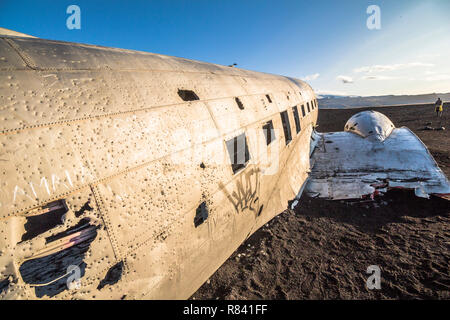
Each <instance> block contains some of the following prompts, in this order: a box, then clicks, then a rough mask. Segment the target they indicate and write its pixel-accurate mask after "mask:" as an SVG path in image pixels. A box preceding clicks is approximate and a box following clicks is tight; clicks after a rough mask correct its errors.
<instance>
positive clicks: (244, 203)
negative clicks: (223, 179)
mask: <svg viewBox="0 0 450 320" xmlns="http://www.w3.org/2000/svg"><path fill="white" fill-rule="evenodd" d="M259 173H260V170H259V169H255V168H251V169H249V170H248V171H243V172H241V173H240V174H239V178H238V179H237V180H236V181H235V182H234V188H233V191H232V192H231V194H230V193H229V192H228V191H227V189H226V187H225V186H224V185H223V184H221V188H222V190H223V191H224V192H225V194H226V196H227V198H228V200H230V202H231V203H232V204H233V206H234V209H235V210H236V213H241V212H244V211H247V210H248V211H251V212H254V213H255V214H257V213H258V212H259V208H258V200H259V197H258V194H259Z"/></svg>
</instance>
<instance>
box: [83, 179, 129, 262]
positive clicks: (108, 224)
mask: <svg viewBox="0 0 450 320" xmlns="http://www.w3.org/2000/svg"><path fill="white" fill-rule="evenodd" d="M90 187H91V190H92V193H93V194H94V198H95V201H96V202H97V206H98V209H99V211H100V214H101V216H102V218H103V222H104V223H105V226H106V230H107V232H108V236H109V239H110V242H111V246H112V247H113V250H114V255H115V256H116V261H117V262H118V261H120V260H121V259H122V255H121V253H120V248H119V245H118V242H117V238H116V235H115V234H114V229H113V227H112V224H111V221H110V219H109V216H108V210H107V209H106V207H105V204H104V202H103V199H102V196H101V194H100V192H99V190H98V188H97V186H96V185H91V186H90Z"/></svg>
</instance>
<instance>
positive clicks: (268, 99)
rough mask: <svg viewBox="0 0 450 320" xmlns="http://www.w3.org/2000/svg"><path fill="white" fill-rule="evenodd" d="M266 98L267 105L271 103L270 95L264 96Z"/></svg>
mask: <svg viewBox="0 0 450 320" xmlns="http://www.w3.org/2000/svg"><path fill="white" fill-rule="evenodd" d="M266 98H267V101H269V103H272V99H270V95H268V94H266Z"/></svg>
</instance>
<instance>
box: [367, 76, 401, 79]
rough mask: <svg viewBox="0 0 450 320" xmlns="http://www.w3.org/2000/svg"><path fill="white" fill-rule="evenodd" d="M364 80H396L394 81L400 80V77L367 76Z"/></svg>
mask: <svg viewBox="0 0 450 320" xmlns="http://www.w3.org/2000/svg"><path fill="white" fill-rule="evenodd" d="M363 79H364V80H394V79H400V78H398V77H388V76H365V77H363Z"/></svg>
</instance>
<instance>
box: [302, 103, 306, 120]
mask: <svg viewBox="0 0 450 320" xmlns="http://www.w3.org/2000/svg"><path fill="white" fill-rule="evenodd" d="M302 115H303V117H304V116H306V112H305V105H304V104H302Z"/></svg>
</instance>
